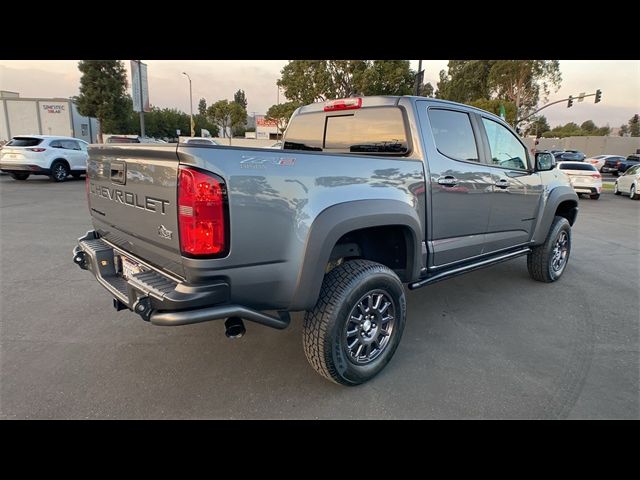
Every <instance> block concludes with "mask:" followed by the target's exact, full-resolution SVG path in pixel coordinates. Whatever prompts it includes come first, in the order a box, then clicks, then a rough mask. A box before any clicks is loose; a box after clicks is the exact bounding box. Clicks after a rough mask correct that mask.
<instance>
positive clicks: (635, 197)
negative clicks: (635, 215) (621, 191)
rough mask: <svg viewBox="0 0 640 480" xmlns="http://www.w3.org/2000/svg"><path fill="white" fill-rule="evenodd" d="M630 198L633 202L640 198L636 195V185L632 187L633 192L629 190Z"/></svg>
mask: <svg viewBox="0 0 640 480" xmlns="http://www.w3.org/2000/svg"><path fill="white" fill-rule="evenodd" d="M629 198H630V199H631V200H638V198H640V195H638V194H637V193H636V186H635V185H631V190H629Z"/></svg>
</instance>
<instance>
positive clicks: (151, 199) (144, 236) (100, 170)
mask: <svg viewBox="0 0 640 480" xmlns="http://www.w3.org/2000/svg"><path fill="white" fill-rule="evenodd" d="M176 148H177V145H149V144H143V145H92V146H91V147H90V148H89V160H88V162H87V196H88V201H89V209H90V211H91V216H92V219H93V225H94V227H95V229H96V231H97V232H98V233H99V234H100V236H101V237H102V238H103V239H105V240H107V241H109V242H111V243H112V244H114V245H116V246H118V247H119V248H120V249H122V250H124V251H126V252H129V253H131V254H132V256H135V257H139V258H141V259H144V260H145V261H146V262H148V263H150V264H152V265H153V266H155V267H157V268H159V269H161V270H165V271H167V272H170V273H173V274H176V275H179V276H183V275H184V271H183V267H182V258H181V255H180V243H179V237H178V215H177V207H176V192H177V180H178V157H177V153H176Z"/></svg>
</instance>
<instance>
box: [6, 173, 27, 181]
mask: <svg viewBox="0 0 640 480" xmlns="http://www.w3.org/2000/svg"><path fill="white" fill-rule="evenodd" d="M9 175H11V178H13V179H14V180H26V179H27V178H29V174H28V173H10V174H9Z"/></svg>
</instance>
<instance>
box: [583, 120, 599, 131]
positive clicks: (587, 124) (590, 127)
mask: <svg viewBox="0 0 640 480" xmlns="http://www.w3.org/2000/svg"><path fill="white" fill-rule="evenodd" d="M580 128H581V129H582V130H584V131H585V132H588V133H589V134H591V133H592V132H595V131H596V129H597V128H598V127H596V124H595V123H593V120H586V121H584V122H582V125H580Z"/></svg>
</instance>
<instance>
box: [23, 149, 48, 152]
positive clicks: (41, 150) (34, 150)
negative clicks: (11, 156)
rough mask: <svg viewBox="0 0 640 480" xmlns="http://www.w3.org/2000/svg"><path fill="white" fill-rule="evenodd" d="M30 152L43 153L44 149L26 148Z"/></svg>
mask: <svg viewBox="0 0 640 480" xmlns="http://www.w3.org/2000/svg"><path fill="white" fill-rule="evenodd" d="M27 150H29V151H31V152H44V151H45V150H46V148H27Z"/></svg>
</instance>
